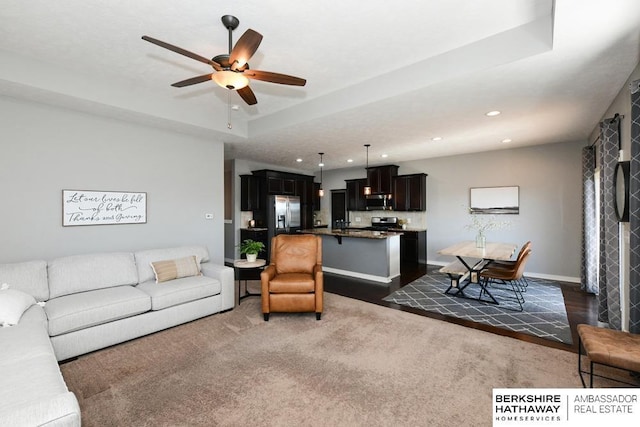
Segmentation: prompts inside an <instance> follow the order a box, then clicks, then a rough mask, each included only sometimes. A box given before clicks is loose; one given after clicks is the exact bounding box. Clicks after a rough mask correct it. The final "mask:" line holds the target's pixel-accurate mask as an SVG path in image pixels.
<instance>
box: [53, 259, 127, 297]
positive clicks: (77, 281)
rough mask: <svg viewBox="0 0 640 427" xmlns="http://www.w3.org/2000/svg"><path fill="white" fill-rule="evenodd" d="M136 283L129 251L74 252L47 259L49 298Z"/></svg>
mask: <svg viewBox="0 0 640 427" xmlns="http://www.w3.org/2000/svg"><path fill="white" fill-rule="evenodd" d="M137 283H138V272H137V270H136V263H135V259H134V257H133V254H132V253H127V252H112V253H102V254H91V255H75V256H68V257H63V258H58V259H55V260H53V261H51V262H50V263H49V291H50V296H49V297H50V298H57V297H60V296H63V295H70V294H75V293H78V292H84V291H92V290H96V289H104V288H111V287H114V286H123V285H135V284H137Z"/></svg>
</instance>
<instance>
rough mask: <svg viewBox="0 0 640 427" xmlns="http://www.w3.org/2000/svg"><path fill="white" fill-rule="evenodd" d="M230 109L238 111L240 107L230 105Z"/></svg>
mask: <svg viewBox="0 0 640 427" xmlns="http://www.w3.org/2000/svg"><path fill="white" fill-rule="evenodd" d="M231 109H232V110H233V111H238V110H239V109H240V107H239V106H238V105H235V104H234V105H232V106H231Z"/></svg>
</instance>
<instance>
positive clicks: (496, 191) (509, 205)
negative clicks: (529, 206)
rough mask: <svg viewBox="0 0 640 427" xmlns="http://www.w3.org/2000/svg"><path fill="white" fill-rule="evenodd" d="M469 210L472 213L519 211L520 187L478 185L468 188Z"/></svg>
mask: <svg viewBox="0 0 640 427" xmlns="http://www.w3.org/2000/svg"><path fill="white" fill-rule="evenodd" d="M469 212H470V213H472V214H490V215H494V214H518V213H520V187H519V186H511V187H478V188H470V189H469Z"/></svg>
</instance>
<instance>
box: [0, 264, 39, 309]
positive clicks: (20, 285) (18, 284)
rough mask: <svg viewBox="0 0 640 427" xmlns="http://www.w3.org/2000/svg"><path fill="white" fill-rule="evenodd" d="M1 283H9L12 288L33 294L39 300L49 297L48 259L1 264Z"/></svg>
mask: <svg viewBox="0 0 640 427" xmlns="http://www.w3.org/2000/svg"><path fill="white" fill-rule="evenodd" d="M1 283H8V284H9V286H11V288H12V289H18V290H20V291H22V292H26V293H28V294H29V295H33V297H34V298H35V299H36V300H37V301H46V300H48V299H49V284H48V283H47V263H46V261H28V262H18V263H14V264H0V284H1Z"/></svg>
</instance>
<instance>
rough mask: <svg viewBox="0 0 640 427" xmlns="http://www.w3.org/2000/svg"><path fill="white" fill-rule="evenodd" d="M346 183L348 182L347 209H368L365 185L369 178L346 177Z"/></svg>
mask: <svg viewBox="0 0 640 427" xmlns="http://www.w3.org/2000/svg"><path fill="white" fill-rule="evenodd" d="M345 183H346V184H347V210H349V211H364V210H366V207H367V205H366V199H365V197H364V187H366V185H367V179H366V178H361V179H346V180H345Z"/></svg>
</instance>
